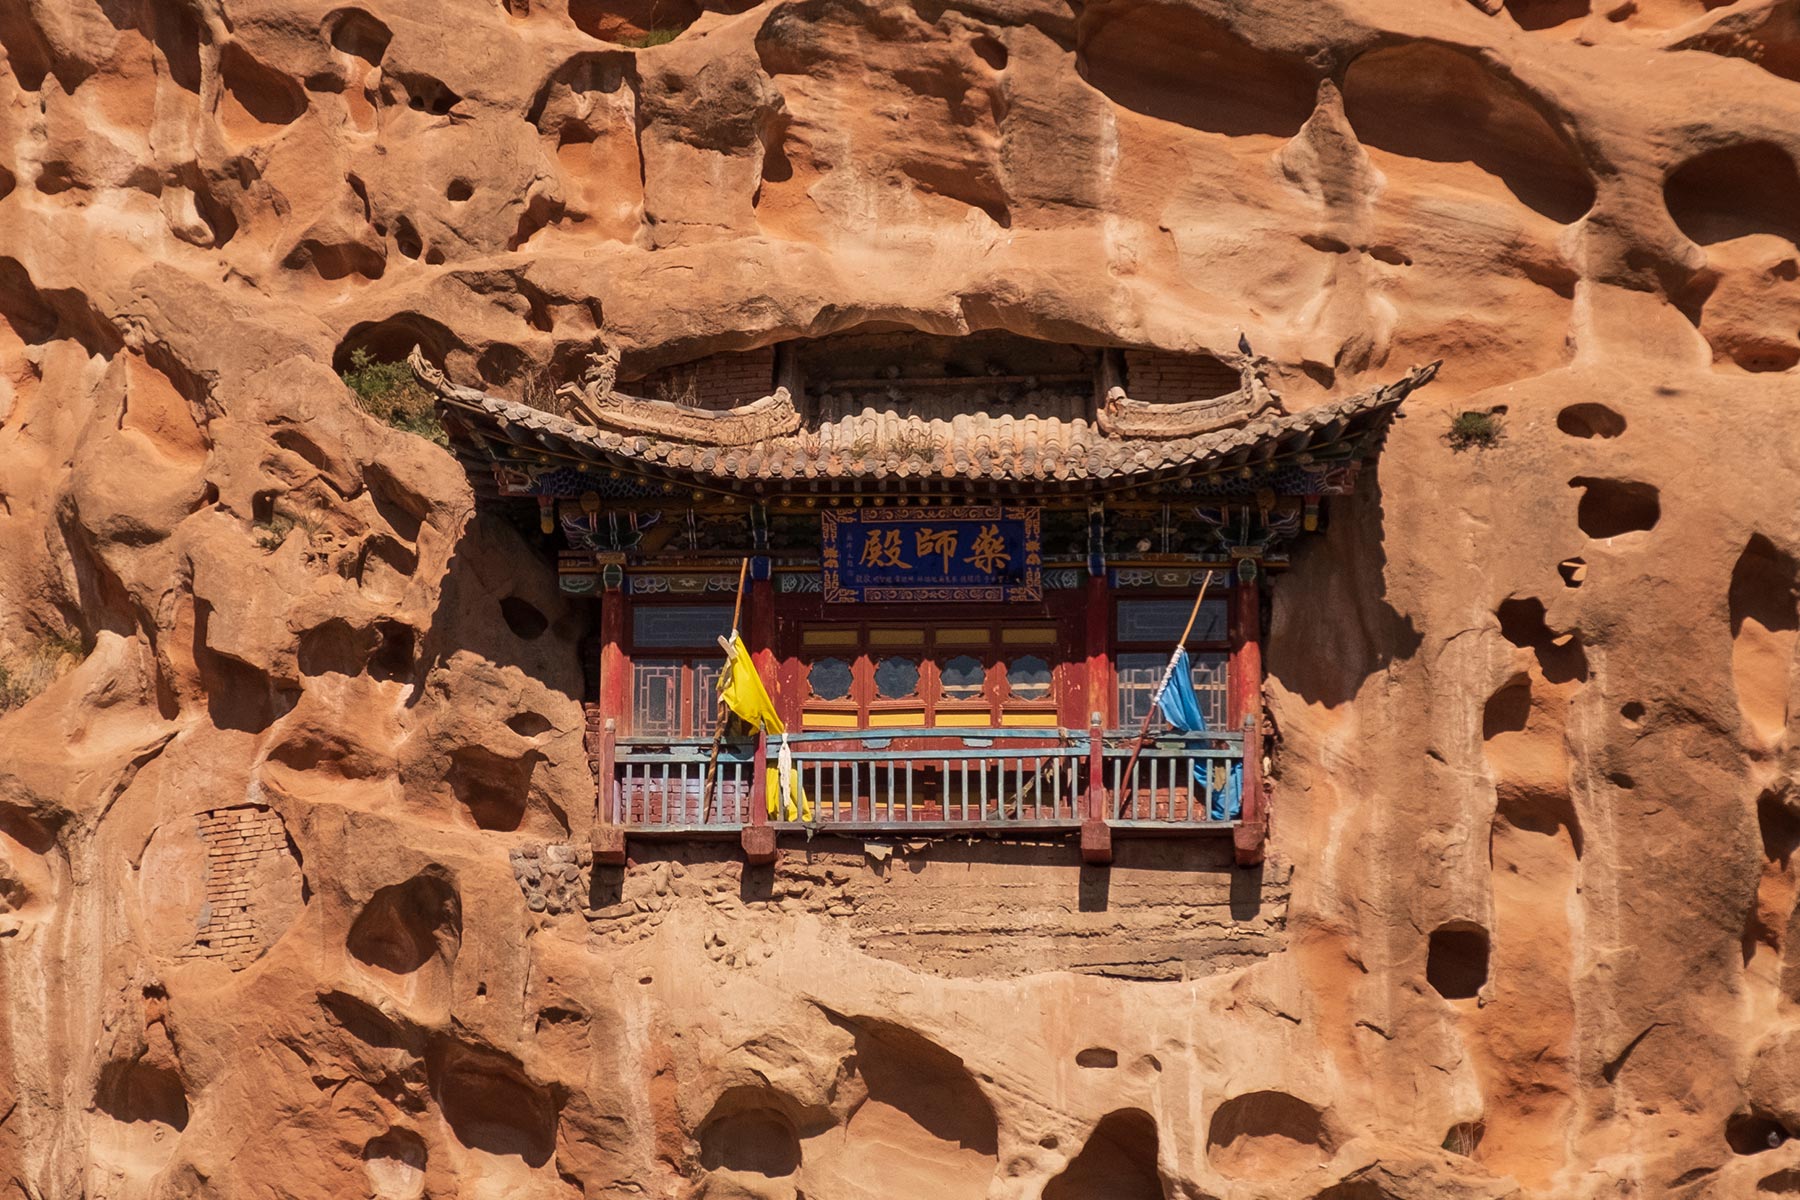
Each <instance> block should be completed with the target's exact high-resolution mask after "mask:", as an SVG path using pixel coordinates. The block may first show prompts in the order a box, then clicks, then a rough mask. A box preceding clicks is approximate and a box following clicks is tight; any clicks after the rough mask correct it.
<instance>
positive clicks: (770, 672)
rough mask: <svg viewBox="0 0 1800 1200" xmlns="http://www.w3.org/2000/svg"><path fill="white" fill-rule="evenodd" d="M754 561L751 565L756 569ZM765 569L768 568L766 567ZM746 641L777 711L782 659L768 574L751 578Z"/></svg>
mask: <svg viewBox="0 0 1800 1200" xmlns="http://www.w3.org/2000/svg"><path fill="white" fill-rule="evenodd" d="M755 569H756V568H755V564H752V565H751V570H752V571H754V570H755ZM764 570H765V572H766V571H767V568H766V567H765V568H764ZM744 641H745V642H746V643H747V644H748V645H749V647H750V655H751V657H752V658H754V659H755V660H756V673H757V674H759V675H761V676H762V677H763V683H764V684H765V685H766V686H767V687H768V688H769V690H770V691H771V692H772V693H775V694H774V695H773V696H772V699H773V700H774V701H775V708H776V711H777V712H779V711H780V710H781V696H780V686H781V679H780V676H779V675H778V674H777V673H776V667H777V664H778V662H779V660H778V659H777V658H776V657H775V581H774V580H773V579H771V578H770V577H769V576H768V575H767V574H764V576H763V577H762V578H761V579H755V578H752V579H751V580H750V628H749V629H747V630H746V631H745V636H744Z"/></svg>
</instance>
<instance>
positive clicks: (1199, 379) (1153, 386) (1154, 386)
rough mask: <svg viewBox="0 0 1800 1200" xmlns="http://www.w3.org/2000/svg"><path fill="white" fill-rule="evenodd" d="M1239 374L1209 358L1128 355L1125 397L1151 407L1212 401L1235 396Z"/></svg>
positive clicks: (1150, 352) (1145, 352)
mask: <svg viewBox="0 0 1800 1200" xmlns="http://www.w3.org/2000/svg"><path fill="white" fill-rule="evenodd" d="M1239 382H1240V380H1239V378H1238V371H1237V368H1236V367H1233V366H1231V365H1229V364H1227V363H1223V362H1220V361H1219V360H1218V359H1216V358H1214V357H1212V356H1211V355H1209V354H1169V353H1167V352H1165V351H1162V350H1127V351H1126V352H1125V394H1126V395H1128V396H1130V397H1131V398H1132V399H1133V400H1143V401H1146V402H1147V403H1150V404H1180V403H1183V402H1184V401H1188V400H1210V399H1212V398H1213V397H1215V396H1223V395H1226V394H1227V393H1230V392H1235V391H1237V389H1238V385H1239Z"/></svg>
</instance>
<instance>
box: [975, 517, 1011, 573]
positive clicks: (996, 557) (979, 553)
mask: <svg viewBox="0 0 1800 1200" xmlns="http://www.w3.org/2000/svg"><path fill="white" fill-rule="evenodd" d="M1010 562H1012V555H1010V554H1008V553H1007V552H1006V540H1005V539H1004V538H1002V537H1001V536H1000V527H999V526H998V525H983V526H982V527H981V532H980V533H978V534H976V535H975V544H974V545H973V546H970V547H969V563H970V565H972V566H973V567H974V568H975V569H976V570H977V571H985V572H987V573H988V574H989V575H992V574H993V573H994V572H995V571H998V570H1000V569H1001V568H1003V567H1005V566H1006V565H1007V564H1008V563H1010Z"/></svg>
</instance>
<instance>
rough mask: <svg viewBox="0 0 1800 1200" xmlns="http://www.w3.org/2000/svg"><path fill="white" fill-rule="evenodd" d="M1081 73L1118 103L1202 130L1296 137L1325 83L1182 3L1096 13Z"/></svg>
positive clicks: (1080, 55)
mask: <svg viewBox="0 0 1800 1200" xmlns="http://www.w3.org/2000/svg"><path fill="white" fill-rule="evenodd" d="M1075 37H1076V58H1075V63H1076V69H1077V70H1078V71H1080V72H1081V75H1082V78H1084V79H1086V80H1087V81H1088V83H1090V84H1092V85H1093V86H1094V87H1095V88H1098V89H1099V90H1100V91H1102V92H1104V93H1105V94H1106V95H1107V96H1108V97H1109V98H1110V99H1112V100H1113V101H1114V102H1115V103H1118V104H1121V105H1123V106H1124V107H1126V108H1128V109H1131V110H1132V111H1133V112H1138V113H1143V114H1144V115H1145V116H1149V117H1155V118H1157V119H1159V120H1163V121H1173V122H1176V123H1177V124H1181V125H1186V126H1189V127H1190V128H1193V129H1203V130H1207V131H1209V132H1212V133H1224V134H1230V135H1233V136H1240V135H1244V134H1271V135H1274V136H1276V137H1282V138H1290V137H1293V136H1294V135H1295V134H1296V133H1298V132H1299V131H1300V127H1301V125H1303V124H1305V122H1306V119H1307V117H1309V116H1311V115H1312V110H1313V103H1314V96H1315V92H1316V91H1317V88H1318V78H1319V77H1318V74H1317V73H1316V72H1315V71H1313V70H1312V69H1311V68H1310V67H1308V66H1307V64H1306V63H1305V61H1304V60H1302V59H1300V58H1298V57H1291V56H1288V55H1282V54H1276V53H1272V52H1270V51H1266V50H1262V49H1259V48H1257V47H1255V46H1252V45H1250V44H1249V43H1248V42H1246V41H1244V40H1243V39H1242V38H1240V37H1239V36H1238V35H1237V34H1236V33H1235V32H1233V31H1232V30H1231V29H1229V28H1227V27H1225V26H1224V25H1222V24H1220V23H1218V22H1216V21H1215V20H1213V19H1212V18H1210V17H1207V16H1204V15H1202V14H1201V13H1199V12H1197V11H1195V10H1193V9H1189V8H1184V7H1182V6H1180V5H1178V4H1170V3H1161V2H1152V3H1147V4H1139V5H1131V6H1125V5H1119V6H1116V7H1115V6H1110V5H1105V6H1103V5H1092V6H1089V7H1087V8H1085V9H1084V10H1083V11H1082V13H1081V16H1080V18H1079V23H1078V25H1077V27H1076V35H1075Z"/></svg>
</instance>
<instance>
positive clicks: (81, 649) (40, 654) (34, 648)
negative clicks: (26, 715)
mask: <svg viewBox="0 0 1800 1200" xmlns="http://www.w3.org/2000/svg"><path fill="white" fill-rule="evenodd" d="M86 657H87V649H86V647H85V646H84V645H83V644H82V640H81V635H80V634H79V633H76V632H74V631H73V630H68V631H65V632H63V633H52V634H47V635H45V636H44V637H41V638H39V639H38V640H37V641H36V642H34V643H33V644H32V645H31V647H30V649H28V650H26V651H25V652H24V653H23V654H15V655H10V656H8V657H7V658H5V659H4V660H3V661H0V713H3V712H7V711H9V710H11V709H15V708H18V707H20V706H21V705H23V704H25V703H26V702H27V701H28V700H30V699H31V698H32V697H34V696H36V695H37V694H38V693H39V692H41V691H43V690H44V689H45V688H47V687H49V686H50V685H51V684H53V683H55V682H56V681H57V680H58V679H60V678H61V677H62V676H63V674H64V670H63V664H64V662H65V661H66V660H68V659H71V658H73V659H74V660H75V661H76V662H80V661H81V660H82V659H84V658H86Z"/></svg>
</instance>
